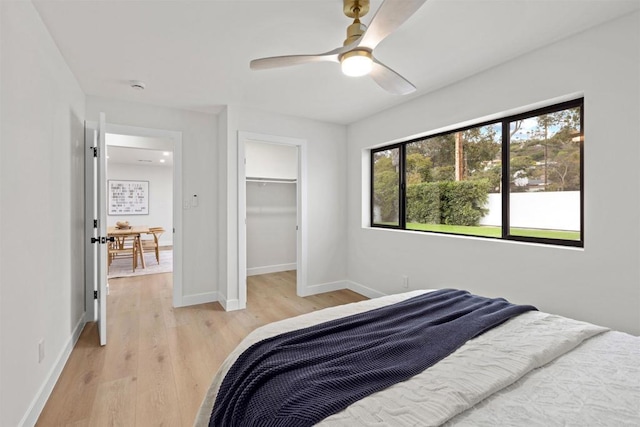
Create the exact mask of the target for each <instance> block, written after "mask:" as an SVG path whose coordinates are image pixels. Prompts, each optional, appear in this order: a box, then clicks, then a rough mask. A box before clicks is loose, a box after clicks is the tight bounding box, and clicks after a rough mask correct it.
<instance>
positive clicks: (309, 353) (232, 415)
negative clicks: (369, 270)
mask: <svg viewBox="0 0 640 427" xmlns="http://www.w3.org/2000/svg"><path fill="white" fill-rule="evenodd" d="M535 309H536V308H535V307H532V306H529V305H514V304H511V303H509V302H507V301H506V300H504V299H502V298H496V299H490V298H485V297H480V296H476V295H471V294H470V293H468V292H467V291H461V290H455V289H443V290H438V291H433V292H429V293H426V294H422V295H419V296H417V297H414V298H410V299H408V300H405V301H402V302H399V303H396V304H392V305H388V306H385V307H380V308H377V309H374V310H371V311H367V312H364V313H360V314H355V315H352V316H348V317H344V318H341V319H336V320H332V321H329V322H325V323H322V324H319V325H315V326H311V327H308V328H304V329H299V330H296V331H292V332H287V333H284V334H281V335H277V336H275V337H272V338H268V339H265V340H263V341H260V342H257V343H255V344H254V345H252V346H251V347H249V348H248V349H247V350H246V351H245V352H244V353H242V354H241V355H240V356H239V357H238V359H237V360H236V362H235V363H234V364H233V366H232V367H231V369H230V370H229V372H228V373H227V375H226V376H225V378H224V380H223V382H222V385H221V387H220V390H219V391H218V395H217V397H216V403H215V405H214V407H213V412H212V414H211V418H210V421H209V426H216V427H221V426H225V427H226V426H260V427H267V426H286V427H294V426H310V425H313V424H316V423H318V422H319V421H321V420H323V419H324V418H326V417H328V416H329V415H332V414H335V413H336V412H339V411H341V410H342V409H344V408H346V407H347V406H349V405H350V404H352V403H353V402H356V401H357V400H359V399H362V398H364V397H366V396H368V395H370V394H372V393H375V392H377V391H380V390H382V389H385V388H387V387H389V386H391V385H393V384H396V383H398V382H400V381H404V380H407V379H409V378H411V377H413V376H414V375H416V374H419V373H420V372H422V371H424V370H425V369H427V368H428V367H430V366H432V365H434V364H435V363H437V362H438V361H439V360H441V359H442V358H444V357H446V356H447V355H449V354H451V353H453V352H454V351H455V350H456V349H457V348H459V347H460V346H461V345H462V344H464V343H465V342H466V341H467V340H469V339H471V338H473V337H476V336H478V335H480V334H482V333H483V332H485V331H487V330H488V329H491V328H492V327H494V326H497V325H499V324H501V323H503V322H505V321H506V320H508V319H510V318H511V317H513V316H516V315H518V314H521V313H524V312H526V311H529V310H535Z"/></svg>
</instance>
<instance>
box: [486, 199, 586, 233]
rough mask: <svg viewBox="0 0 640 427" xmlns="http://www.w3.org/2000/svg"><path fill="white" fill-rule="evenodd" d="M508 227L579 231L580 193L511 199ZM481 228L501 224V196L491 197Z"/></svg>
mask: <svg viewBox="0 0 640 427" xmlns="http://www.w3.org/2000/svg"><path fill="white" fill-rule="evenodd" d="M509 204H510V206H511V211H510V212H509V225H510V226H511V227H522V228H542V229H548V230H571V231H580V192H579V191H540V192H532V193H511V194H510V195H509ZM484 207H485V208H486V209H488V210H489V212H487V214H486V215H485V216H483V217H482V218H481V219H480V224H481V225H497V226H500V225H501V224H502V194H500V193H491V194H489V197H488V200H487V204H486V205H485V206H484Z"/></svg>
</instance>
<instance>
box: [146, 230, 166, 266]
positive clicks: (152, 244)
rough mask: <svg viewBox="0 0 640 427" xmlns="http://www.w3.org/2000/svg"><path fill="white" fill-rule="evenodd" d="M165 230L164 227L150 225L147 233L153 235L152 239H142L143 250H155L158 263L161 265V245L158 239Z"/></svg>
mask: <svg viewBox="0 0 640 427" xmlns="http://www.w3.org/2000/svg"><path fill="white" fill-rule="evenodd" d="M164 232H165V230H164V228H162V227H149V232H148V233H147V235H152V236H153V237H152V238H151V239H141V240H140V243H141V245H142V249H143V250H153V251H154V252H155V254H156V261H158V265H160V245H159V243H158V241H159V239H160V236H162V233H164Z"/></svg>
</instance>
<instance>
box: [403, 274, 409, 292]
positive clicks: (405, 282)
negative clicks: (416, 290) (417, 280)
mask: <svg viewBox="0 0 640 427" xmlns="http://www.w3.org/2000/svg"><path fill="white" fill-rule="evenodd" d="M402 287H403V288H405V289H409V276H402Z"/></svg>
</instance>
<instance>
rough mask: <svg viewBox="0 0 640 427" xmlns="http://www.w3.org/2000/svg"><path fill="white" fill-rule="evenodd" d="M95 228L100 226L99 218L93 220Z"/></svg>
mask: <svg viewBox="0 0 640 427" xmlns="http://www.w3.org/2000/svg"><path fill="white" fill-rule="evenodd" d="M93 228H98V220H97V219H94V220H93Z"/></svg>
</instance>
